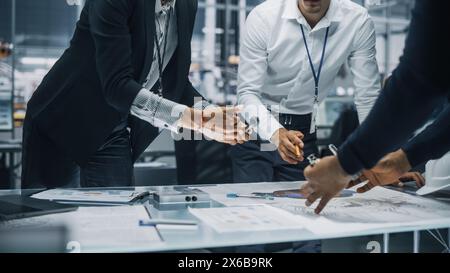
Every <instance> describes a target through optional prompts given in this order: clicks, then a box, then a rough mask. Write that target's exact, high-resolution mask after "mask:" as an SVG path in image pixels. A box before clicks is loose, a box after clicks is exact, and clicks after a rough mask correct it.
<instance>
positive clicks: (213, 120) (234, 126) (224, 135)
mask: <svg viewBox="0 0 450 273" xmlns="http://www.w3.org/2000/svg"><path fill="white" fill-rule="evenodd" d="M240 110H241V108H240V107H238V106H227V107H218V106H209V107H207V108H206V109H204V110H199V109H193V108H187V109H186V110H185V112H184V113H183V116H182V117H181V119H180V121H179V126H181V127H183V128H187V129H191V130H193V131H196V132H201V133H202V134H203V135H204V136H206V137H207V138H208V139H212V140H215V141H218V142H222V143H226V144H230V145H236V144H238V143H239V144H242V143H244V142H245V141H248V140H249V138H250V137H249V135H248V134H247V133H246V128H247V127H246V125H245V123H244V122H242V121H241V119H240V118H239V116H238V114H239V111H240Z"/></svg>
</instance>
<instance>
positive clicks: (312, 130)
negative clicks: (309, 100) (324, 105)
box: [309, 102, 319, 134]
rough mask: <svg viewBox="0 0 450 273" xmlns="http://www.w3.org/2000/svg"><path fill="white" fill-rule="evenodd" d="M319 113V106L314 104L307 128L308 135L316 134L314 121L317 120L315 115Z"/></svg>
mask: <svg viewBox="0 0 450 273" xmlns="http://www.w3.org/2000/svg"><path fill="white" fill-rule="evenodd" d="M318 113H319V104H318V103H317V102H315V103H314V106H313V111H312V115H311V127H310V128H309V133H310V134H314V133H315V132H316V129H317V126H316V120H317V114H318Z"/></svg>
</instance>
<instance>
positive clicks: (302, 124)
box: [273, 113, 312, 130]
mask: <svg viewBox="0 0 450 273" xmlns="http://www.w3.org/2000/svg"><path fill="white" fill-rule="evenodd" d="M273 114H274V115H275V117H276V115H278V118H279V119H278V121H279V122H280V124H281V125H283V126H285V127H288V129H289V127H291V128H298V129H300V128H302V129H305V128H306V129H308V130H309V127H310V125H311V116H312V114H306V115H294V114H282V113H273Z"/></svg>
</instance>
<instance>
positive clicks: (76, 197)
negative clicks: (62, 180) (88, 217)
mask: <svg viewBox="0 0 450 273" xmlns="http://www.w3.org/2000/svg"><path fill="white" fill-rule="evenodd" d="M148 194H149V192H142V191H125V190H92V189H53V190H47V191H43V192H39V193H37V194H34V195H32V196H31V197H33V198H36V199H44V200H52V201H57V202H58V201H59V202H83V203H89V202H91V203H109V204H127V203H130V202H133V201H135V200H137V199H139V198H141V197H144V196H145V195H148Z"/></svg>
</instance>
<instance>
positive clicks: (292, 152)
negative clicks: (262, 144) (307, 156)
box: [270, 128, 304, 164]
mask: <svg viewBox="0 0 450 273" xmlns="http://www.w3.org/2000/svg"><path fill="white" fill-rule="evenodd" d="M303 137H304V136H303V134H302V133H301V132H299V131H288V130H286V129H285V128H280V129H278V130H277V131H276V132H275V133H274V134H273V136H272V138H271V139H270V140H271V142H272V143H273V144H275V145H276V146H277V148H278V152H279V153H280V156H281V158H282V159H283V160H284V161H286V162H288V163H289V164H298V163H299V162H301V161H303V160H304V158H303V148H304V144H303V141H302V139H303Z"/></svg>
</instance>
